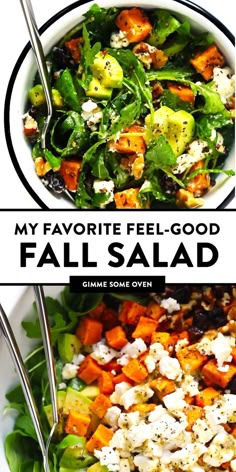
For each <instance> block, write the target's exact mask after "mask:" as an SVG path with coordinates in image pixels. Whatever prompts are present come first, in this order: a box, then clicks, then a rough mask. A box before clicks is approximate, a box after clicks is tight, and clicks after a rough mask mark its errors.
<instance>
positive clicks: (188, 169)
mask: <svg viewBox="0 0 236 472" xmlns="http://www.w3.org/2000/svg"><path fill="white" fill-rule="evenodd" d="M84 17H85V19H84V21H83V22H82V23H81V24H79V25H78V26H76V27H75V28H74V29H73V30H72V31H70V32H69V33H68V34H67V35H66V36H65V37H64V38H63V39H62V40H61V41H60V43H59V44H58V45H57V46H55V47H53V49H52V50H51V52H50V54H49V56H48V69H49V74H50V79H51V84H52V99H53V104H54V118H53V124H52V126H51V129H50V132H49V135H48V138H47V148H46V149H45V150H42V149H41V147H40V133H41V129H42V124H43V121H44V117H45V96H44V92H43V89H42V85H41V84H40V83H39V78H38V76H36V78H35V85H34V86H33V87H32V88H31V89H30V90H29V92H28V98H29V101H30V108H29V110H28V111H27V113H26V114H25V115H24V133H25V135H26V137H27V138H28V139H29V141H30V142H31V143H32V156H33V159H34V161H35V170H36V173H37V175H38V176H39V177H40V178H41V179H42V181H43V183H44V184H45V185H46V186H48V188H50V189H52V190H53V191H55V192H58V193H60V192H63V190H64V189H65V188H66V189H67V190H68V191H70V192H71V195H73V198H74V203H75V205H76V207H78V208H108V209H114V208H166V207H171V208H175V207H188V208H196V207H200V206H202V205H203V204H204V200H203V198H201V197H202V196H203V195H204V194H205V193H207V192H208V191H209V189H210V188H211V187H212V186H214V184H215V179H216V177H217V175H218V174H219V173H221V172H224V173H225V174H226V175H228V176H230V175H233V174H234V172H233V170H232V171H231V170H230V171H229V170H228V171H226V170H224V169H223V167H224V162H225V159H226V158H227V155H228V153H229V151H230V148H231V146H232V142H233V135H234V131H233V118H234V76H233V72H232V70H231V69H230V68H229V67H228V65H227V63H226V60H225V58H224V56H223V54H222V52H221V51H220V49H219V47H218V46H217V45H216V44H215V42H214V38H213V37H212V36H211V35H210V34H208V33H194V32H193V31H192V28H191V26H190V23H189V22H188V21H181V20H179V19H177V17H176V16H174V15H173V14H172V13H170V12H169V11H166V10H160V9H155V10H147V11H146V10H145V11H144V10H141V9H140V8H135V7H134V8H130V9H125V10H122V9H118V8H115V7H113V8H109V9H107V10H106V9H103V8H100V7H99V6H98V5H93V6H92V7H91V8H90V10H89V11H88V12H87V13H86V14H85V15H84Z"/></svg>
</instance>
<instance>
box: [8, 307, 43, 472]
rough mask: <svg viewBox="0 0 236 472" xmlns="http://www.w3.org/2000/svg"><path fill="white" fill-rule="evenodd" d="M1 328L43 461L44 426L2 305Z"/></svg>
mask: <svg viewBox="0 0 236 472" xmlns="http://www.w3.org/2000/svg"><path fill="white" fill-rule="evenodd" d="M0 327H1V329H2V333H3V336H4V338H5V341H6V344H7V346H8V348H9V351H10V354H11V357H12V360H13V363H14V365H15V367H16V370H17V372H18V374H19V378H20V382H21V386H22V390H23V393H24V396H25V400H26V402H27V406H28V408H29V412H30V416H31V418H32V421H33V424H34V428H35V431H36V435H37V438H38V442H39V446H40V449H41V452H42V456H43V459H45V452H46V449H45V443H44V438H43V434H42V425H41V422H40V418H39V413H38V408H37V405H36V403H35V400H34V395H33V392H32V388H31V385H30V382H29V378H28V375H27V372H26V368H25V365H24V362H23V359H22V357H21V353H20V350H19V347H18V345H17V342H16V339H15V336H14V334H13V331H12V329H11V325H10V323H9V321H8V318H7V316H6V313H5V311H4V310H3V307H2V305H1V304H0ZM45 471H49V469H47V468H45Z"/></svg>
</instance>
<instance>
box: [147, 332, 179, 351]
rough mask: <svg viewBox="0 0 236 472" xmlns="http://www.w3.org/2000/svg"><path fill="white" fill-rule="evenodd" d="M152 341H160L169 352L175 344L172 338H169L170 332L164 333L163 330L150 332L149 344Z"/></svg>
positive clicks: (152, 342)
mask: <svg viewBox="0 0 236 472" xmlns="http://www.w3.org/2000/svg"><path fill="white" fill-rule="evenodd" d="M154 343H161V344H162V346H163V347H164V349H165V350H166V351H169V352H172V351H173V348H174V345H175V342H174V339H173V338H171V335H170V333H166V332H165V331H163V332H161V331H156V332H154V333H152V340H151V344H154Z"/></svg>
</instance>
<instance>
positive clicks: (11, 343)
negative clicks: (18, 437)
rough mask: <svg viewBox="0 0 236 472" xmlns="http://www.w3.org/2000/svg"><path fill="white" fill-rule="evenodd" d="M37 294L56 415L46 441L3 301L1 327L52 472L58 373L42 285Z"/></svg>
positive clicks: (45, 459)
mask: <svg viewBox="0 0 236 472" xmlns="http://www.w3.org/2000/svg"><path fill="white" fill-rule="evenodd" d="M34 293H35V301H36V306H37V310H38V317H39V321H40V328H41V332H42V339H43V345H44V351H45V358H46V365H47V372H48V380H49V386H50V396H51V404H52V415H53V425H52V428H51V430H50V433H49V436H48V439H47V441H46V443H45V441H44V436H43V428H42V424H41V421H40V416H39V412H38V408H37V405H36V402H35V399H34V395H33V392H32V387H31V385H30V381H29V377H28V374H27V371H26V368H25V365H24V361H23V359H22V356H21V353H20V349H19V347H18V344H17V342H16V339H15V336H14V333H13V331H12V328H11V325H10V323H9V320H8V318H7V315H6V313H5V311H4V309H3V307H2V305H1V304H0V327H1V330H2V333H3V336H4V338H5V341H6V343H7V346H8V348H9V351H10V354H11V356H12V360H13V362H14V365H15V367H16V370H17V372H18V375H19V378H20V382H21V386H22V390H23V393H24V396H25V400H26V403H27V406H28V408H29V412H30V416H31V418H32V421H33V425H34V428H35V431H36V435H37V438H38V442H39V446H40V449H41V452H42V457H43V467H44V471H45V472H50V468H49V462H48V450H49V446H50V443H51V439H52V436H53V433H54V431H55V428H56V426H57V424H58V410H57V395H56V375H55V368H54V359H53V351H52V345H51V338H50V328H49V322H48V316H47V312H46V305H45V297H44V292H43V288H42V287H41V286H38V285H35V286H34Z"/></svg>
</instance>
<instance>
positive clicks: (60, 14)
mask: <svg viewBox="0 0 236 472" xmlns="http://www.w3.org/2000/svg"><path fill="white" fill-rule="evenodd" d="M174 1H175V2H177V3H180V4H182V5H184V6H187V7H189V8H191V9H192V10H194V11H196V12H197V13H200V14H201V15H203V16H204V17H205V18H207V19H208V20H209V21H211V22H212V23H213V24H214V25H215V26H216V27H217V28H219V29H220V31H221V32H222V33H224V34H225V36H226V37H227V38H228V39H229V40H230V42H231V43H232V44H233V45H235V38H234V35H233V34H232V33H231V32H230V31H229V30H228V28H227V27H226V26H225V25H224V24H223V23H221V21H220V20H218V19H217V18H216V17H215V16H214V15H212V14H211V13H209V12H208V11H207V10H205V9H204V8H202V7H200V6H198V5H196V4H195V3H193V2H192V1H191V0H174ZM86 3H87V0H78V1H76V2H74V3H72V4H70V5H69V6H67V7H65V8H64V9H62V10H60V11H59V12H58V13H56V14H55V15H53V16H52V17H51V18H50V19H49V20H48V21H47V22H46V23H44V25H43V26H42V27H41V28H40V30H39V31H40V34H42V33H43V32H44V31H46V30H47V29H48V28H49V27H50V26H51V25H52V24H53V23H55V21H57V20H58V19H60V18H61V17H63V16H64V15H65V14H67V13H69V12H70V11H72V10H74V9H75V8H77V7H79V6H81V5H84V4H86ZM30 48H31V46H30V43H27V44H26V46H25V47H24V49H23V51H22V52H21V54H20V56H19V58H18V59H17V62H16V64H15V66H14V68H13V71H12V73H11V76H10V80H9V83H8V87H7V92H6V97H5V104H4V132H5V139H6V144H7V148H8V151H9V154H10V158H11V160H12V163H13V166H14V168H15V171H16V173H17V175H18V176H19V178H20V180H21V182H22V183H23V185H24V187H25V188H26V190H27V191H28V193H29V194H30V196H31V197H32V198H33V199H34V200H35V202H36V203H37V204H38V205H39V206H40V207H41V209H43V210H51V211H55V209H51V208H49V207H47V205H45V203H44V202H43V201H42V200H41V198H40V197H39V196H38V195H37V193H36V192H35V191H34V190H33V188H32V187H31V186H30V184H29V182H28V181H27V179H26V178H25V176H24V174H23V172H22V170H21V167H20V165H19V162H18V159H17V156H16V153H15V150H14V147H13V143H12V140H11V135H10V116H9V110H10V102H11V96H12V91H13V87H14V83H15V80H16V78H17V74H18V72H19V69H20V67H21V65H22V62H23V60H24V59H25V57H26V55H27V53H28V52H29V50H30ZM234 197H235V189H233V190H231V192H230V193H229V195H228V196H227V197H226V198H225V200H224V201H223V202H222V203H221V204H220V205H219V206H218V207H217V209H218V210H223V209H225V207H226V206H227V205H228V204H229V203H230V202H231V201H232V199H233V198H234ZM59 210H60V209H59ZM61 210H63V209H61ZM61 210H60V211H61ZM206 210H207V209H206ZM206 210H204V209H203V211H206ZM67 211H68V210H67ZM73 211H75V210H73ZM79 211H81V210H79ZM82 211H88V210H82ZM92 211H95V210H94V209H92ZM97 211H100V209H98V210H97ZM145 211H147V210H145ZM165 211H170V210H165ZM182 211H186V210H182ZM213 211H214V209H213Z"/></svg>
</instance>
